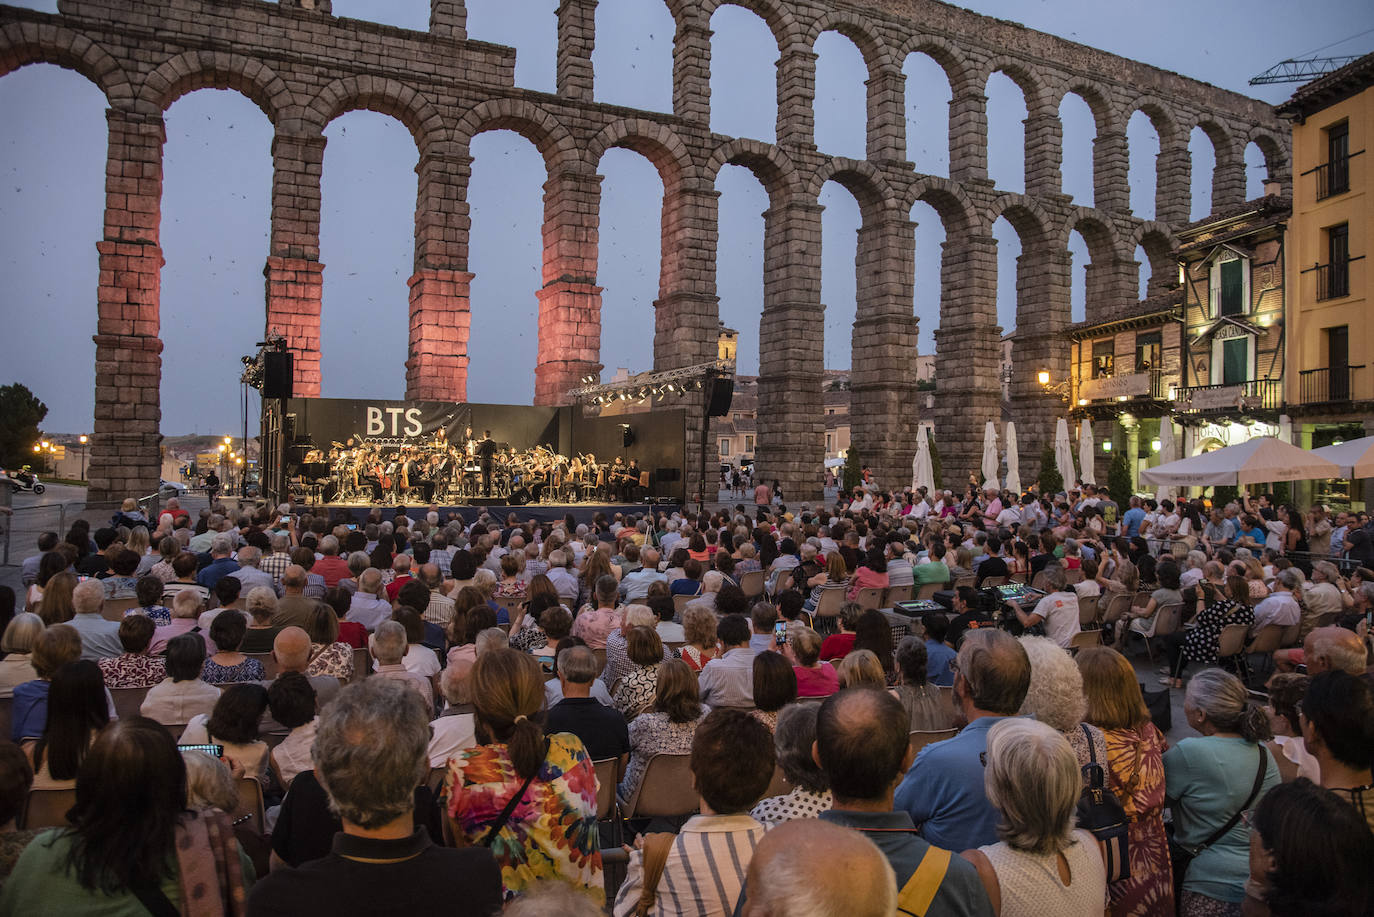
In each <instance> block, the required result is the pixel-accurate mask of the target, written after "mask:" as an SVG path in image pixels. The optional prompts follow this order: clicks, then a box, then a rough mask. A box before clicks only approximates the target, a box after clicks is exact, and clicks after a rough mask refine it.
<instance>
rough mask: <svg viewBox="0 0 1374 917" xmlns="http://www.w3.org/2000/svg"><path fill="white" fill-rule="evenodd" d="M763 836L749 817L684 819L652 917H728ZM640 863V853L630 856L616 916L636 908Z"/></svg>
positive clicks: (625, 916)
mask: <svg viewBox="0 0 1374 917" xmlns="http://www.w3.org/2000/svg"><path fill="white" fill-rule="evenodd" d="M763 833H764V828H763V825H761V824H759V823H758V822H757V821H755V820H754V819H753V818H751V817H750V816H748V815H694V816H692V817H691V818H690V819H688V820H687V824H685V825H683V826H682V830H681V831H680V832H679V833H678V836H677V839H676V840H675V841H673V847H672V849H671V850H670V851H669V852H668V862H667V864H666V865H665V866H664V867H663V878H662V879H660V880H659V883H658V890H657V893H656V894H655V896H654V908H653V914H654V915H655V917H675V915H683V917H689V915H690V917H696V915H701V917H729V915H730V914H732V913H734V910H735V902H737V901H738V900H739V896H740V891H741V890H742V889H743V888H744V877H745V873H747V872H748V870H749V861H750V860H751V859H753V856H754V848H755V847H757V846H758V843H759V841H761V840H762V839H763ZM643 859H644V857H643V853H642V852H641V851H639V850H635V851H634V852H632V853H631V854H630V864H629V867H628V872H627V873H626V876H625V882H624V884H622V885H621V886H620V893H619V894H617V895H616V899H615V910H614V911H613V913H614V914H615V917H628V915H631V914H633V913H634V912H635V908H636V906H637V905H638V904H639V894H640V888H641V887H642V885H643V881H644V864H643Z"/></svg>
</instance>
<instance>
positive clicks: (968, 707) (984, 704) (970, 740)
mask: <svg viewBox="0 0 1374 917" xmlns="http://www.w3.org/2000/svg"><path fill="white" fill-rule="evenodd" d="M956 666H957V667H956V669H955V673H954V700H955V704H956V706H957V709H958V711H959V712H960V713H961V714H962V715H963V718H964V720H966V721H967V722H968V725H967V726H965V727H964V728H963V730H962V731H961V732H960V733H959V734H958V735H957V736H955V737H954V738H952V739H948V740H946V741H944V742H936V743H935V744H933V745H927V746H926V747H925V748H923V749H921V752H920V754H919V755H917V756H916V761H915V763H914V764H912V766H911V769H910V770H909V771H908V772H907V774H906V777H905V779H903V780H902V783H901V785H900V786H898V788H897V794H896V799H895V805H896V807H897V808H898V809H903V810H905V811H906V812H907V813H908V814H909V815H910V816H911V820H912V822H913V823H914V824H917V825H920V826H921V836H922V837H924V838H925V839H926V840H928V841H930V843H932V844H934V845H935V846H937V847H943V848H945V849H946V850H968V849H969V848H972V847H977V846H980V845H982V844H991V843H994V842H995V841H996V840H997V822H998V815H997V811H996V810H995V809H994V808H993V806H992V804H991V803H990V802H989V801H988V798H987V795H986V793H985V791H984V786H983V774H982V771H983V767H982V760H983V756H984V753H985V752H986V751H987V735H988V730H989V729H991V728H992V726H994V725H995V724H996V723H997V722H998V721H999V720H1000V719H1001V718H1003V717H1008V716H1015V715H1016V713H1017V711H1018V710H1020V708H1021V704H1022V702H1023V701H1025V699H1026V692H1027V690H1028V689H1029V688H1030V677H1031V673H1030V660H1029V659H1028V658H1027V656H1026V651H1025V649H1024V648H1023V647H1022V646H1021V644H1020V643H1018V642H1017V641H1016V638H1015V637H1012V636H1011V635H1010V634H1008V633H1005V632H1003V631H1000V630H988V629H982V630H975V631H970V632H969V633H968V634H967V635H966V636H965V637H964V641H963V644H962V645H961V646H960V647H959V656H958V659H957V662H956Z"/></svg>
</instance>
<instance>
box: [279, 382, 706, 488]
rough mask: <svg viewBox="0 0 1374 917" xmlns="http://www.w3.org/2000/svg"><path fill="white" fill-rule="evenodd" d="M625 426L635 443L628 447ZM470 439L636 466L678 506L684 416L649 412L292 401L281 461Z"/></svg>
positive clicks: (285, 409) (678, 412) (285, 420)
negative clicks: (346, 449) (347, 448)
mask: <svg viewBox="0 0 1374 917" xmlns="http://www.w3.org/2000/svg"><path fill="white" fill-rule="evenodd" d="M626 425H628V427H629V430H630V433H631V435H632V436H633V438H634V442H633V443H632V444H631V445H630V446H628V447H626V446H624V445H622V444H623V442H624V432H625V427H626ZM468 427H471V428H472V435H473V437H474V438H475V439H479V440H480V439H482V438H483V435H484V434H485V432H486V431H488V430H490V431H491V438H492V439H493V440H494V441H495V442H496V443H497V444H498V445H499V446H500V447H501V448H502V449H505V448H508V447H514V448H515V449H516V450H524V449H527V448H530V447H532V446H536V445H541V446H546V447H548V448H550V449H552V450H554V451H555V452H560V453H562V454H563V455H567V456H572V455H575V454H577V453H588V452H592V453H595V454H596V457H597V461H600V462H610V461H613V460H614V459H615V458H616V457H620V458H623V459H624V460H625V461H626V462H627V463H628V462H629V461H630V460H631V459H638V460H639V467H640V468H641V469H643V470H645V471H648V472H650V482H649V491H650V493H651V494H653V495H654V496H664V497H676V498H678V499H682V498H683V495H684V489H683V488H684V486H685V468H686V465H685V460H686V414H685V412H683V411H681V410H676V409H675V410H662V411H653V412H651V413H645V414H630V415H624V416H619V417H583V416H582V409H581V408H580V407H532V406H529V405H515V404H455V403H452V402H446V401H364V400H354V399H349V398H291V399H287V400H286V401H285V402H283V430H282V432H283V438H284V440H285V443H284V445H285V446H286V448H285V449H284V450H283V452H284V453H285V457H286V461H287V463H288V464H294V463H296V462H298V461H300V459H299V458H298V457H297V456H299V454H300V453H301V452H303V451H304V450H305V449H309V448H316V449H321V450H326V451H327V450H328V449H329V448H330V446H331V444H333V443H347V442H348V440H349V438H350V437H351V438H352V439H353V441H354V443H355V444H360V443H362V442H364V441H366V442H368V443H370V444H374V445H382V446H401V445H407V444H411V445H427V444H429V443H431V442H433V440H434V436H435V433H437V432H438V431H439V430H443V431H444V433H445V435H446V437H447V438H448V441H449V442H450V443H451V444H453V445H459V444H461V443H462V442H463V441H464V440H465V439H466V431H467V428H468Z"/></svg>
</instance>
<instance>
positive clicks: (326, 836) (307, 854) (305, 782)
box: [272, 771, 444, 866]
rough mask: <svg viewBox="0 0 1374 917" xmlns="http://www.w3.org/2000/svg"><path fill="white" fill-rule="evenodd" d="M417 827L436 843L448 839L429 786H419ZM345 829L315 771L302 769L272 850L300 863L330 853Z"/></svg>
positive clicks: (275, 830)
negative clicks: (443, 830)
mask: <svg viewBox="0 0 1374 917" xmlns="http://www.w3.org/2000/svg"><path fill="white" fill-rule="evenodd" d="M415 827H416V829H417V830H418V829H420V828H424V829H425V830H426V831H428V832H429V835H430V837H431V838H433V840H434V842H435V843H436V844H442V843H443V842H444V840H443V838H444V836H443V832H442V829H441V828H440V826H439V807H438V806H437V805H436V804H435V801H434V794H432V793H431V792H430V791H429V788H428V787H424V786H420V787H416V788H415ZM342 830H343V824H342V823H341V822H340V821H339V817H338V816H337V815H335V814H334V813H333V812H331V811H329V797H328V796H326V795H325V792H324V787H322V786H320V782H319V780H317V779H316V778H315V772H314V771H302V772H301V773H299V774H297V775H296V779H295V780H292V781H291V789H290V790H288V791H287V793H286V798H285V799H283V800H282V804H281V814H280V815H278V816H277V824H276V827H275V828H273V829H272V850H273V851H274V852H275V853H276V854H277V856H279V857H281V858H282V859H283V860H285V861H286V862H287V863H289V864H291V865H292V866H299V865H301V864H302V863H308V862H310V861H311V860H317V859H319V858H320V857H322V856H325V855H326V854H328V853H329V845H330V843H331V842H332V841H333V839H334V836H335V835H336V834H338V832H340V831H342ZM340 836H342V835H340Z"/></svg>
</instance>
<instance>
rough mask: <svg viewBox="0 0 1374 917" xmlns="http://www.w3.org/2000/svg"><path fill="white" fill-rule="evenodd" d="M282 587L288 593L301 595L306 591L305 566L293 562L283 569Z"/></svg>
mask: <svg viewBox="0 0 1374 917" xmlns="http://www.w3.org/2000/svg"><path fill="white" fill-rule="evenodd" d="M281 587H282V590H283V591H284V592H286V594H287V595H300V594H301V593H302V592H304V591H305V568H304V567H302V566H301V565H300V564H292V565H291V566H289V567H287V568H286V569H285V570H283V571H282V574H281Z"/></svg>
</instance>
